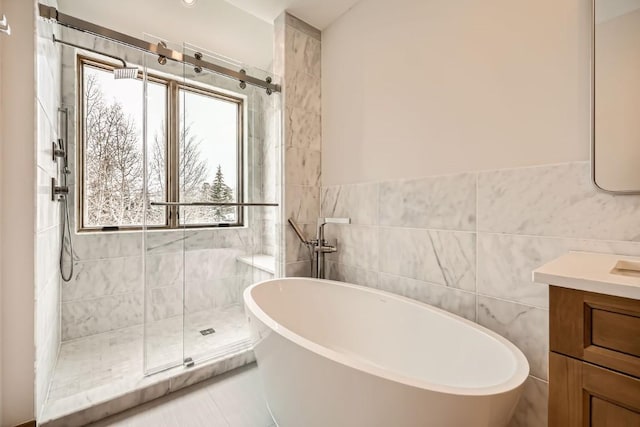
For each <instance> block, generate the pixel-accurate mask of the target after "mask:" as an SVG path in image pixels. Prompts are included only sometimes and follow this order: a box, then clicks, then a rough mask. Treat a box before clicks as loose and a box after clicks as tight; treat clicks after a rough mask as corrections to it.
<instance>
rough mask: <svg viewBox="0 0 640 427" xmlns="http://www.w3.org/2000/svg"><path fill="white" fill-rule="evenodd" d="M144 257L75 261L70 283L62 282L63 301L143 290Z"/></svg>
mask: <svg viewBox="0 0 640 427" xmlns="http://www.w3.org/2000/svg"><path fill="white" fill-rule="evenodd" d="M142 288H143V284H142V258H141V257H128V258H109V259H104V260H93V261H78V262H74V274H73V278H72V280H71V281H70V282H63V284H62V301H77V300H87V299H93V298H99V297H103V296H107V295H117V294H127V293H131V292H140V291H142Z"/></svg>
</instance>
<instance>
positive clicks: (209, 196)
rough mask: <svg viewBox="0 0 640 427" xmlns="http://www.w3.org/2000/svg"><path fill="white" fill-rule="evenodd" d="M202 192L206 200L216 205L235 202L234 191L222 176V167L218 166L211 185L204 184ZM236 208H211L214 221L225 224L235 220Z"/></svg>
mask: <svg viewBox="0 0 640 427" xmlns="http://www.w3.org/2000/svg"><path fill="white" fill-rule="evenodd" d="M202 192H203V195H204V198H205V200H207V201H209V202H216V203H230V202H233V190H232V189H231V187H229V186H228V185H227V184H226V183H225V182H224V175H223V174H222V166H220V165H218V168H217V169H216V175H215V177H214V178H213V182H212V183H211V184H209V183H204V184H203V186H202ZM235 211H236V208H233V207H222V206H219V207H218V206H216V207H213V208H211V213H212V215H213V221H215V222H225V221H230V220H232V219H233V214H234V213H235Z"/></svg>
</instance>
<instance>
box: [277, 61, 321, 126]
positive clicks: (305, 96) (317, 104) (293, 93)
mask: <svg viewBox="0 0 640 427" xmlns="http://www.w3.org/2000/svg"><path fill="white" fill-rule="evenodd" d="M288 64H289V62H287V65H286V67H287V68H289V65H288ZM290 76H291V78H289V77H286V78H285V79H286V94H285V96H286V105H287V107H293V108H299V109H301V110H304V111H306V112H308V113H311V114H316V115H320V114H322V109H321V95H320V78H319V77H316V76H313V75H311V74H307V73H305V72H302V71H296V72H294V73H293V74H292V75H290Z"/></svg>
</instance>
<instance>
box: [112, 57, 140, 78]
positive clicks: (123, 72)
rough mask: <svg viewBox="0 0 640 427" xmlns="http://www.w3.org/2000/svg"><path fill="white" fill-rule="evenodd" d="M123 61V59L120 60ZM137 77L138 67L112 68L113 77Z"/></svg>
mask: <svg viewBox="0 0 640 427" xmlns="http://www.w3.org/2000/svg"><path fill="white" fill-rule="evenodd" d="M122 62H123V63H124V61H122ZM137 77H138V67H127V66H126V63H125V66H124V67H122V68H114V69H113V78H114V79H116V80H119V79H135V78H137Z"/></svg>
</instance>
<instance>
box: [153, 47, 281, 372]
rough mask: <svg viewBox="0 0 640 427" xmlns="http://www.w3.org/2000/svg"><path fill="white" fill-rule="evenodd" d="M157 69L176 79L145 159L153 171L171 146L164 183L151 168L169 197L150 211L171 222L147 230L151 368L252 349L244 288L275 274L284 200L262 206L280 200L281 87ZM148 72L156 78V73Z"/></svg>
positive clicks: (182, 68)
mask: <svg viewBox="0 0 640 427" xmlns="http://www.w3.org/2000/svg"><path fill="white" fill-rule="evenodd" d="M182 49H183V50H182V52H183V54H184V55H186V56H190V57H200V58H202V59H203V60H204V61H207V62H211V63H216V64H220V65H222V66H225V67H227V68H232V69H236V70H239V69H241V67H240V65H239V64H235V63H232V62H229V61H227V60H225V59H221V58H220V57H217V56H215V55H212V54H208V53H206V52H203V51H202V50H199V49H195V48H193V47H191V46H188V45H184V46H183V48H182ZM151 59H153V58H152V57H151ZM151 59H150V61H149V63H150V64H153V66H152V67H150V68H154V69H157V68H158V66H157V61H156V62H155V63H153V61H151ZM153 60H154V61H155V59H153ZM167 66H169V67H170V68H169V67H167ZM178 68H179V70H178ZM158 72H160V73H162V76H164V78H167V79H169V80H170V83H169V100H168V103H167V104H168V111H169V113H168V115H167V117H168V121H169V122H168V125H167V126H166V132H167V134H168V136H167V137H166V142H165V141H163V140H161V139H160V140H158V138H157V137H156V136H155V135H158V134H159V132H155V133H154V132H152V131H150V130H148V133H147V162H148V163H149V164H150V165H149V169H150V171H151V170H153V169H154V168H156V169H158V167H157V163H158V159H161V158H162V156H160V155H158V154H157V153H159V152H162V151H163V150H161V149H158V147H165V148H163V149H164V152H165V153H166V158H167V164H166V170H167V173H166V176H167V179H166V181H167V184H166V188H164V187H162V185H158V184H157V183H158V182H161V180H162V179H161V177H159V176H158V177H154V175H152V174H148V175H149V178H148V185H149V186H150V187H152V186H155V187H156V188H161V189H162V191H155V193H154V194H155V195H156V197H157V198H160V197H161V196H162V197H164V201H165V203H164V204H153V203H150V209H149V212H150V214H149V216H150V217H152V215H156V216H157V215H160V212H161V210H162V209H164V212H165V215H166V218H167V221H166V227H165V228H164V229H162V230H157V229H155V230H154V229H153V228H152V227H147V228H146V229H145V242H146V243H145V258H146V260H145V261H146V271H145V296H146V301H145V306H146V311H145V332H146V336H145V371H146V372H147V373H152V372H155V371H158V370H162V369H166V368H168V367H171V366H176V365H179V364H185V365H186V366H191V364H197V363H200V362H202V361H205V360H210V359H215V358H222V357H225V356H227V355H231V354H237V353H238V352H242V351H245V350H248V349H249V348H250V341H249V330H248V326H247V324H246V318H245V315H244V306H243V300H242V292H243V291H244V289H245V288H246V287H247V286H248V285H250V284H252V283H254V282H256V281H258V280H262V279H267V278H271V277H273V276H274V274H275V270H276V268H275V266H276V265H277V263H276V259H278V258H279V257H278V256H277V255H278V254H277V248H278V244H277V242H276V229H277V220H278V218H279V217H280V216H279V215H278V212H279V211H278V209H279V208H278V207H277V206H262V205H261V204H262V203H263V202H278V201H279V199H280V197H278V188H281V187H280V186H279V185H278V183H279V173H280V155H279V154H278V153H279V150H280V149H281V144H280V133H279V129H280V126H279V122H280V109H279V108H280V104H279V102H280V101H279V94H272V95H268V94H267V93H266V91H265V90H263V89H258V88H254V87H252V86H247V85H245V84H243V83H241V82H239V81H238V80H235V79H232V78H229V77H226V76H222V75H220V74H215V73H212V72H210V71H208V70H206V69H201V68H198V67H194V66H192V65H186V64H179V65H177V63H172V64H171V63H170V62H168V63H167V64H166V65H165V66H163V67H161V69H160V70H159V71H158ZM167 73H168V75H169V76H167ZM251 73H253V74H255V73H258V71H257V70H251ZM262 75H264V77H265V78H266V73H262ZM149 76H150V77H149V82H148V87H151V85H152V84H153V81H154V72H153V71H151V70H150V71H149ZM150 94H151V91H149V92H148V95H150ZM147 99H148V101H149V102H154V101H153V100H152V98H151V97H150V96H148V98H147ZM149 108H151V107H149ZM160 163H162V162H160ZM254 204H256V205H257V206H256V205H254ZM156 210H157V211H156Z"/></svg>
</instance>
